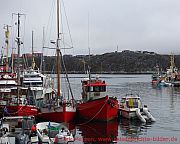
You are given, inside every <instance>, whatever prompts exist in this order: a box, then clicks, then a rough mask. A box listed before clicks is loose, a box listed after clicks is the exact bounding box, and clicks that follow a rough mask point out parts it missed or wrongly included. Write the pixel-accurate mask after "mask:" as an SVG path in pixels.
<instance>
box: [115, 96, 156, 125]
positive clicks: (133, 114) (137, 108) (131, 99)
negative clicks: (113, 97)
mask: <svg viewBox="0 0 180 144" xmlns="http://www.w3.org/2000/svg"><path fill="white" fill-rule="evenodd" d="M119 115H120V116H122V117H124V118H127V119H135V118H137V119H139V120H140V121H141V122H144V123H145V122H154V121H156V120H155V118H154V117H153V116H152V115H151V113H150V112H149V109H148V108H147V106H146V105H144V106H143V104H142V102H141V99H140V97H139V96H138V95H137V94H127V95H126V96H124V97H122V99H121V101H120V102H119Z"/></svg>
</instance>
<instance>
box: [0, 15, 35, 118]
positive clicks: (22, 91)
mask: <svg viewBox="0 0 180 144" xmlns="http://www.w3.org/2000/svg"><path fill="white" fill-rule="evenodd" d="M17 15H18V23H17V24H18V36H17V45H18V58H17V61H18V64H17V65H18V69H17V73H16V72H14V70H13V58H12V68H10V67H9V65H8V37H9V30H8V25H7V26H6V28H7V30H6V32H5V34H6V41H5V42H6V62H5V65H2V66H1V67H0V108H1V113H3V115H5V116H33V115H36V114H37V112H38V110H37V108H36V106H35V104H34V103H32V100H33V99H34V98H33V97H28V95H27V89H26V88H23V87H21V86H20V67H19V57H20V45H21V41H20V32H19V28H20V15H21V14H19V13H18V14H17ZM12 55H13V54H12ZM1 62H2V63H3V59H2V60H1Z"/></svg>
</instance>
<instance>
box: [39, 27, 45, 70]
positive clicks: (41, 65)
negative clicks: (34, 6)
mask: <svg viewBox="0 0 180 144" xmlns="http://www.w3.org/2000/svg"><path fill="white" fill-rule="evenodd" d="M44 31H45V28H44V27H43V41H42V55H41V64H40V71H41V73H42V72H43V71H44V70H45V69H44V68H43V67H44V56H43V51H44V42H45V32H44Z"/></svg>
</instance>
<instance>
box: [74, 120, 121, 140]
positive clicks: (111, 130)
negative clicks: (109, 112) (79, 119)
mask: <svg viewBox="0 0 180 144" xmlns="http://www.w3.org/2000/svg"><path fill="white" fill-rule="evenodd" d="M77 128H78V129H79V131H81V136H82V141H83V142H84V143H110V142H113V141H114V140H116V139H117V136H118V122H117V120H113V121H110V122H90V123H87V124H82V125H78V126H77ZM76 140H78V139H77V138H76Z"/></svg>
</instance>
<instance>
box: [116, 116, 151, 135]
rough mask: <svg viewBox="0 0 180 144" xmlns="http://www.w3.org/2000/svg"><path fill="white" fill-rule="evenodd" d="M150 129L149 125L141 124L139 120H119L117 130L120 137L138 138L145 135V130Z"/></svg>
mask: <svg viewBox="0 0 180 144" xmlns="http://www.w3.org/2000/svg"><path fill="white" fill-rule="evenodd" d="M150 128H151V124H145V123H141V122H140V121H139V120H128V119H125V118H121V119H120V121H119V129H120V131H121V134H122V136H125V137H127V138H138V137H140V136H142V135H146V134H147V130H148V129H150Z"/></svg>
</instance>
